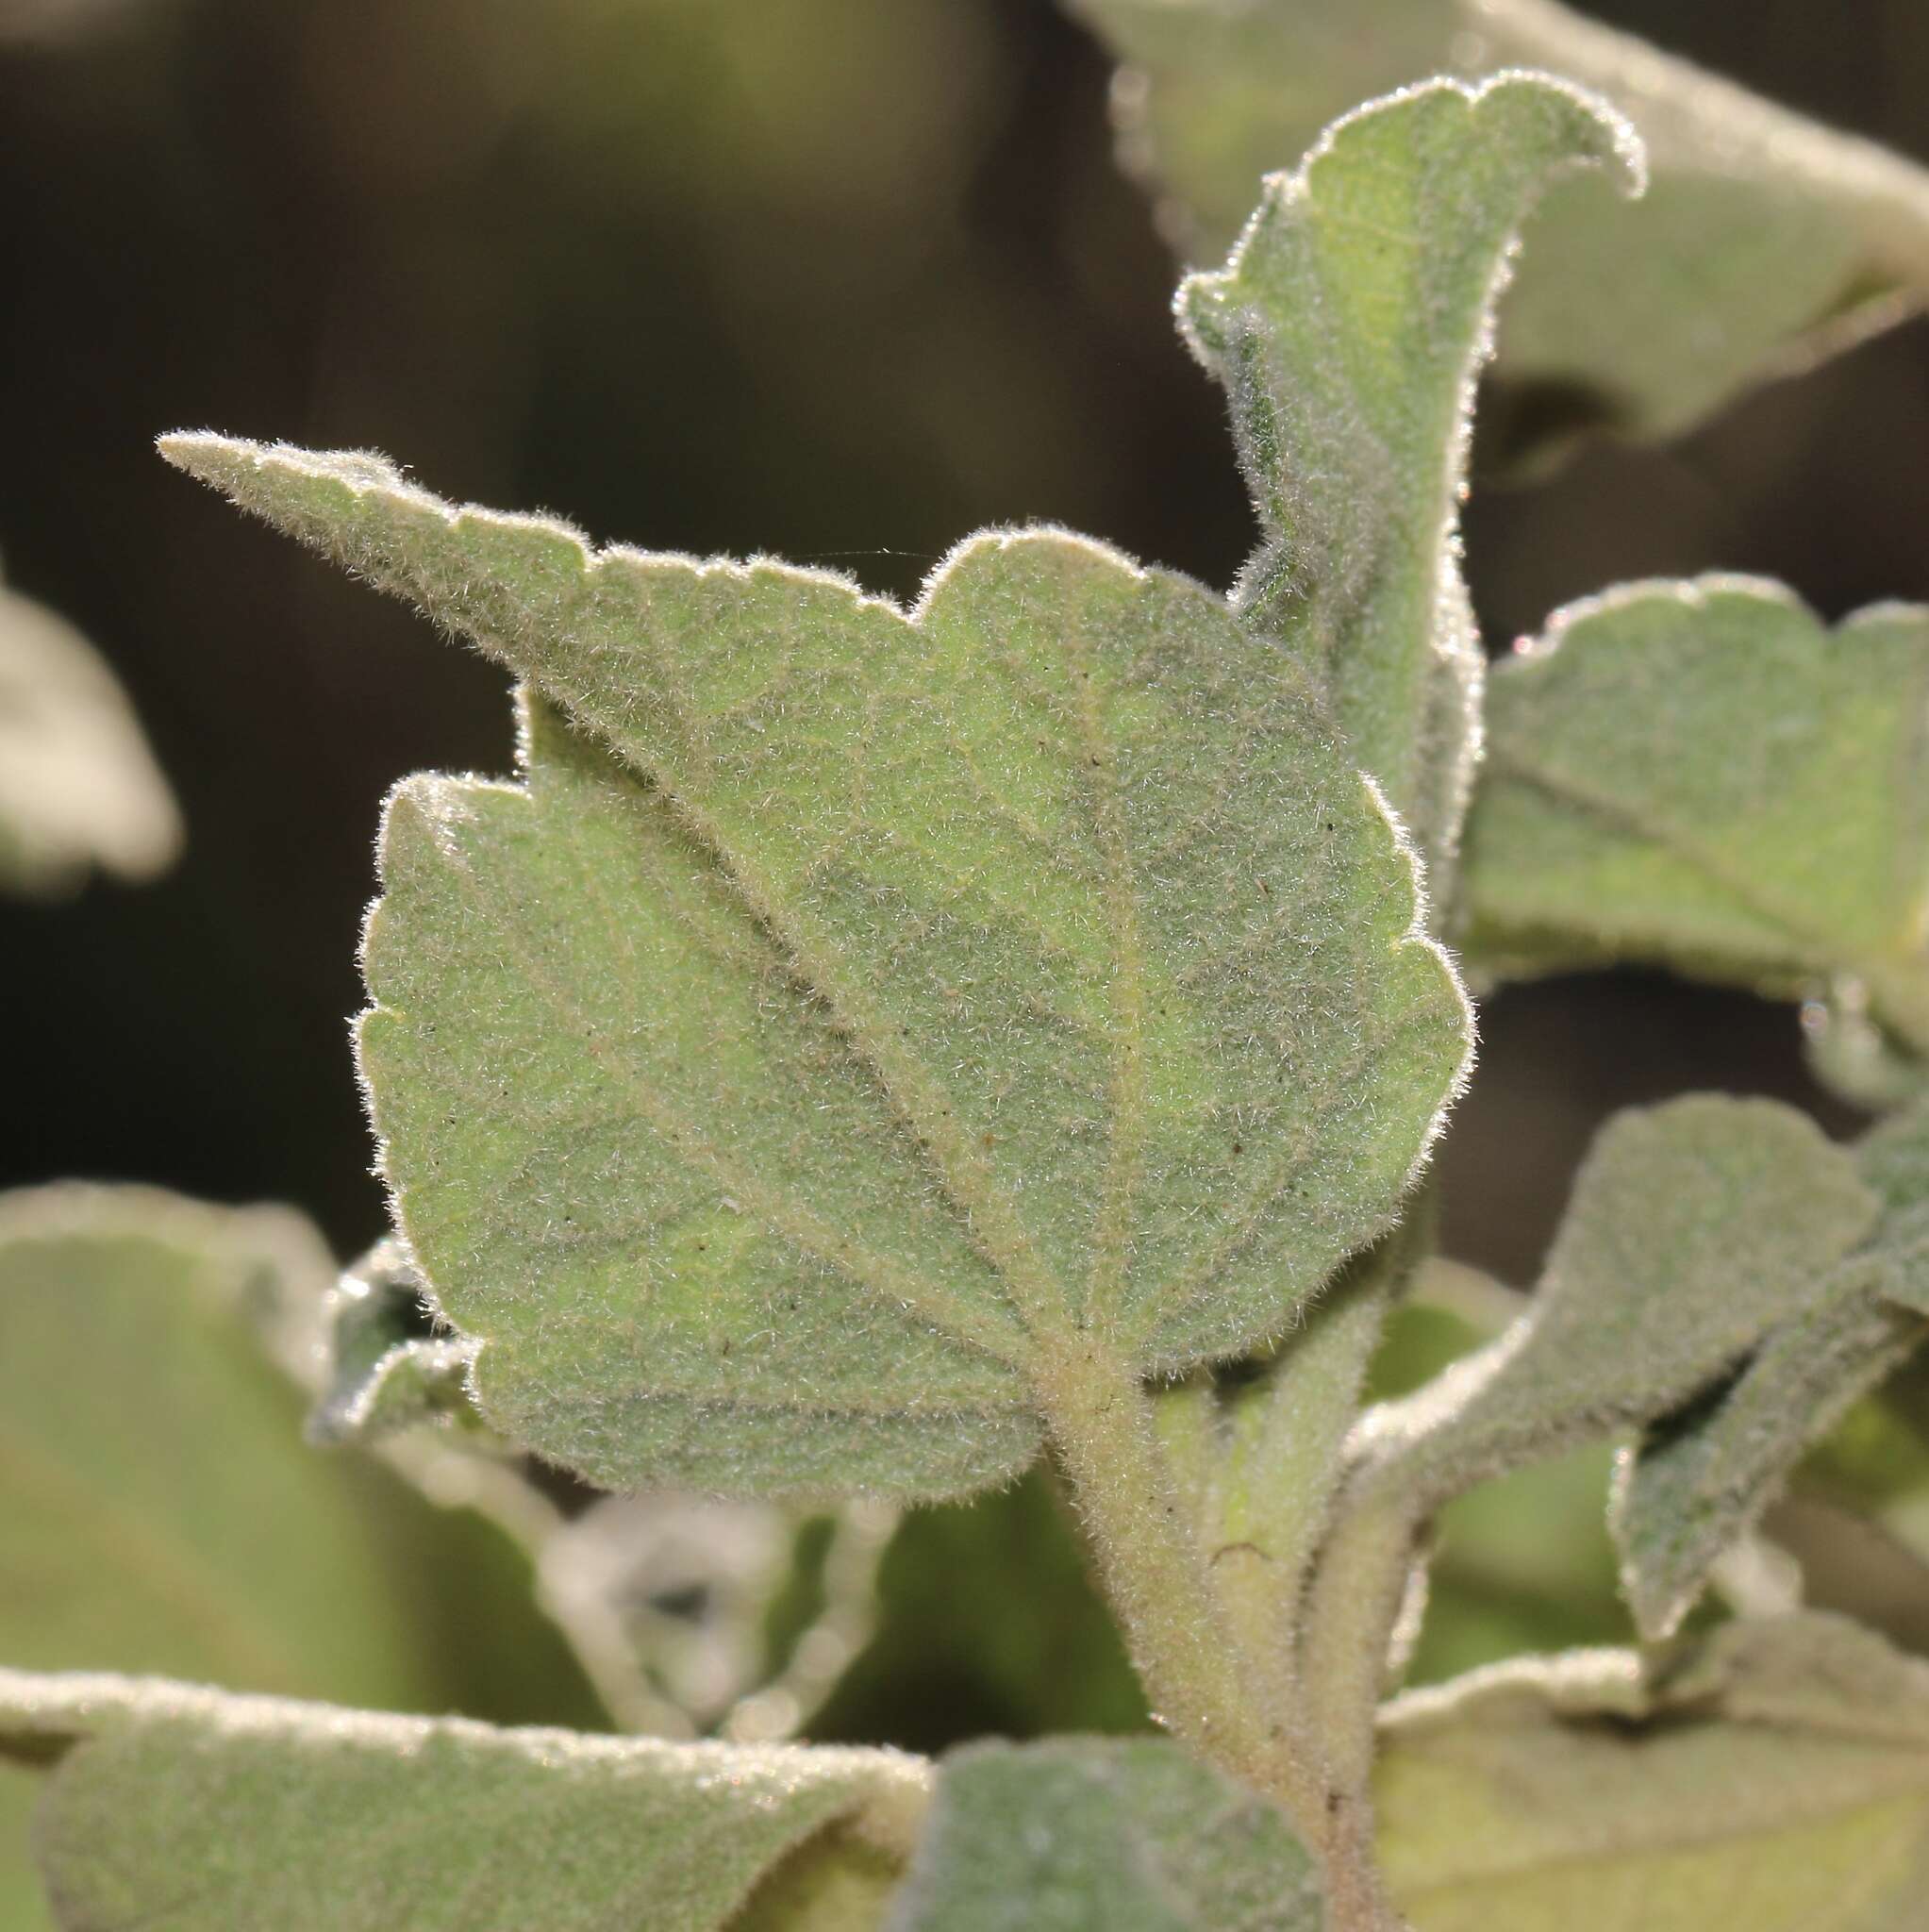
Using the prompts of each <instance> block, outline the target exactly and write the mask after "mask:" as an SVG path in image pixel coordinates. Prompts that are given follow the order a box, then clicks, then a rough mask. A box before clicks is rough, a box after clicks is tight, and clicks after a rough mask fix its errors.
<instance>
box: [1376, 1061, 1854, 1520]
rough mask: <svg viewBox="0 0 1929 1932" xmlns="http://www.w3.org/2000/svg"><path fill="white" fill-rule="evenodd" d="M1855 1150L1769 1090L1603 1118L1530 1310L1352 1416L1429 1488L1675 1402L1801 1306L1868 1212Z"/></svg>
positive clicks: (1623, 1424) (1407, 1478)
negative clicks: (1760, 1096) (1364, 1414)
mask: <svg viewBox="0 0 1929 1932" xmlns="http://www.w3.org/2000/svg"><path fill="white" fill-rule="evenodd" d="M1878 1208H1879V1202H1878V1199H1877V1196H1876V1195H1875V1194H1874V1192H1873V1191H1871V1189H1870V1188H1869V1187H1868V1186H1866V1185H1865V1184H1864V1182H1863V1181H1862V1179H1861V1178H1860V1176H1859V1174H1858V1173H1857V1170H1856V1164H1855V1160H1854V1156H1853V1155H1852V1154H1851V1153H1850V1152H1849V1151H1848V1150H1847V1149H1845V1148H1841V1147H1838V1146H1835V1145H1833V1144H1832V1143H1831V1142H1830V1141H1827V1140H1825V1139H1824V1138H1823V1137H1822V1134H1821V1130H1820V1129H1819V1128H1818V1127H1817V1126H1816V1125H1815V1124H1813V1123H1812V1122H1811V1121H1809V1120H1808V1119H1807V1118H1806V1117H1805V1116H1804V1115H1803V1114H1800V1113H1797V1112H1796V1111H1795V1110H1794V1109H1793V1108H1788V1107H1784V1106H1783V1105H1781V1104H1780V1103H1779V1102H1777V1101H1769V1100H1731V1099H1727V1098H1724V1097H1721V1096H1718V1095H1714V1094H1691V1095H1689V1096H1688V1097H1687V1098H1685V1099H1681V1100H1674V1101H1669V1102H1667V1103H1665V1104H1664V1105H1662V1106H1659V1107H1654V1108H1631V1109H1629V1110H1628V1111H1627V1112H1625V1113H1621V1114H1618V1115H1616V1117H1615V1118H1614V1119H1613V1120H1611V1121H1610V1122H1609V1123H1608V1124H1607V1125H1606V1126H1605V1127H1604V1128H1603V1129H1602V1131H1601V1133H1600V1135H1599V1137H1598V1138H1597V1139H1596V1141H1595V1142H1594V1145H1593V1148H1592V1150H1591V1151H1590V1152H1589V1154H1588V1158H1587V1160H1586V1161H1585V1163H1584V1164H1583V1165H1582V1168H1581V1171H1580V1174H1579V1175H1578V1176H1577V1177H1576V1179H1575V1182H1574V1191H1573V1197H1572V1199H1571V1201H1570V1203H1569V1205H1568V1210H1567V1214H1566V1216H1565V1218H1564V1219H1563V1221H1562V1223H1561V1226H1560V1231H1559V1233H1558V1234H1557V1235H1556V1236H1555V1242H1554V1247H1553V1250H1552V1252H1551V1253H1550V1254H1549V1256H1548V1261H1547V1268H1546V1272H1545V1274H1543V1275H1542V1277H1541V1282H1540V1287H1539V1289H1538V1291H1537V1293H1536V1295H1535V1297H1534V1301H1533V1304H1532V1306H1531V1307H1530V1309H1529V1312H1528V1313H1527V1314H1526V1315H1524V1316H1522V1319H1521V1320H1520V1321H1519V1322H1518V1323H1517V1324H1515V1325H1514V1327H1513V1328H1512V1329H1511V1330H1510V1331H1509V1332H1508V1333H1507V1334H1506V1335H1505V1336H1504V1337H1503V1338H1502V1339H1501V1340H1500V1341H1497V1342H1495V1343H1493V1344H1492V1345H1491V1346H1489V1347H1488V1348H1485V1349H1482V1350H1480V1351H1478V1352H1477V1353H1476V1354H1474V1355H1472V1356H1468V1357H1464V1358H1463V1359H1462V1360H1461V1361H1459V1362H1456V1363H1455V1365H1454V1366H1453V1368H1451V1369H1450V1370H1448V1371H1447V1373H1446V1374H1443V1375H1442V1376H1441V1377H1440V1378H1439V1379H1438V1381H1437V1382H1435V1383H1433V1384H1431V1385H1429V1386H1428V1387H1427V1388H1426V1389H1425V1390H1423V1391H1421V1392H1420V1393H1418V1394H1416V1395H1414V1396H1411V1397H1409V1398H1407V1399H1406V1400H1405V1401H1404V1402H1400V1403H1392V1404H1389V1405H1387V1406H1386V1407H1384V1408H1382V1409H1380V1410H1377V1411H1374V1412H1373V1413H1372V1414H1371V1415H1370V1416H1369V1417H1368V1418H1367V1419H1366V1421H1365V1422H1364V1423H1363V1424H1362V1428H1361V1437H1362V1440H1363V1441H1364V1442H1365V1444H1366V1445H1367V1449H1368V1453H1369V1454H1371V1455H1372V1456H1374V1457H1384V1458H1386V1460H1387V1462H1388V1463H1389V1466H1397V1468H1398V1469H1399V1470H1400V1471H1401V1472H1402V1474H1401V1478H1400V1480H1401V1481H1402V1482H1403V1483H1405V1484H1408V1485H1410V1486H1412V1487H1414V1488H1415V1489H1416V1491H1418V1492H1420V1493H1422V1494H1423V1495H1424V1496H1425V1497H1427V1498H1428V1499H1430V1500H1431V1501H1433V1502H1438V1501H1443V1500H1444V1499H1445V1498H1446V1497H1447V1496H1449V1495H1451V1494H1453V1493H1454V1492H1455V1491H1458V1490H1461V1489H1465V1488H1467V1487H1468V1486H1469V1485H1470V1484H1472V1483H1473V1482H1477V1481H1479V1480H1481V1479H1482V1478H1484V1477H1486V1476H1488V1475H1493V1474H1500V1473H1501V1472H1502V1471H1504V1470H1505V1469H1508V1468H1511V1467H1514V1466H1515V1465H1517V1464H1519V1463H1522V1462H1524V1461H1528V1460H1531V1459H1534V1458H1537V1457H1545V1456H1549V1455H1553V1454H1555V1453H1557V1452H1558V1451H1560V1450H1562V1449H1565V1448H1569V1447H1571V1446H1573V1445H1574V1444H1576V1443H1578V1442H1582V1441H1588V1440H1589V1439H1590V1438H1592V1437H1595V1436H1600V1435H1605V1434H1609V1433H1612V1432H1613V1431H1616V1430H1619V1429H1623V1428H1629V1427H1635V1426H1638V1425H1640V1424H1646V1423H1649V1422H1652V1421H1654V1420H1655V1419H1656V1418H1658V1417H1660V1416H1663V1415H1666V1414H1668V1413H1670V1412H1671V1410H1674V1409H1676V1408H1678V1407H1681V1406H1682V1405H1683V1404H1684V1403H1686V1402H1687V1401H1688V1400H1689V1399H1690V1398H1691V1397H1692V1396H1694V1395H1696V1394H1698V1393H1700V1392H1701V1391H1704V1390H1705V1389H1706V1388H1707V1387H1708V1386H1709V1385H1710V1384H1711V1383H1713V1382H1714V1381H1716V1380H1717V1379H1718V1378H1719V1377H1720V1376H1721V1374H1723V1373H1724V1372H1725V1371H1727V1370H1729V1369H1731V1368H1732V1367H1733V1366H1734V1365H1735V1364H1736V1363H1737V1362H1738V1361H1740V1360H1741V1359H1742V1358H1743V1357H1746V1356H1747V1355H1748V1353H1749V1352H1750V1350H1751V1349H1753V1348H1754V1347H1755V1345H1756V1344H1757V1343H1758V1342H1759V1341H1761V1339H1762V1337H1763V1336H1764V1335H1766V1334H1767V1333H1769V1331H1770V1330H1771V1329H1772V1328H1774V1327H1775V1326H1776V1324H1779V1323H1781V1322H1784V1321H1787V1320H1788V1319H1789V1318H1790V1317H1793V1316H1798V1315H1800V1314H1801V1313H1802V1312H1803V1311H1804V1309H1805V1308H1806V1307H1808V1305H1809V1303H1810V1301H1811V1299H1812V1297H1813V1296H1814V1294H1815V1292H1816V1289H1817V1285H1818V1284H1819V1283H1820V1282H1821V1281H1822V1280H1824V1279H1825V1278H1826V1277H1827V1276H1829V1275H1830V1274H1833V1273H1834V1271H1835V1269H1836V1268H1837V1266H1838V1263H1839V1262H1840V1261H1841V1260H1842V1258H1843V1257H1844V1256H1845V1255H1847V1254H1848V1253H1849V1251H1850V1250H1851V1249H1852V1248H1854V1246H1855V1245H1856V1244H1857V1243H1858V1242H1859V1241H1862V1240H1863V1238H1864V1237H1865V1236H1866V1235H1868V1234H1869V1233H1870V1231H1871V1228H1872V1227H1873V1226H1874V1224H1875V1222H1876V1218H1877V1213H1878Z"/></svg>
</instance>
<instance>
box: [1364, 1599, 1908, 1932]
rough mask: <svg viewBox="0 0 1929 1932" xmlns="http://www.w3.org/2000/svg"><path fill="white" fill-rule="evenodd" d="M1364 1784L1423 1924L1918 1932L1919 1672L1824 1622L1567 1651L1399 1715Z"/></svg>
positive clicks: (1469, 1931)
mask: <svg viewBox="0 0 1929 1932" xmlns="http://www.w3.org/2000/svg"><path fill="white" fill-rule="evenodd" d="M1381 1737H1382V1744H1383V1752H1382V1757H1381V1760H1380V1765H1379V1770H1378V1774H1377V1776H1376V1778H1375V1787H1376V1790H1377V1793H1378V1798H1379V1808H1380V1814H1381V1821H1382V1833H1381V1840H1380V1842H1381V1848H1382V1857H1383V1859H1384V1862H1385V1866H1386V1870H1387V1876H1388V1880H1389V1886H1390V1888H1391V1890H1392V1891H1393V1894H1394V1897H1395V1898H1396V1899H1397V1900H1398V1902H1399V1904H1400V1905H1401V1907H1402V1908H1403V1909H1404V1910H1405V1912H1406V1914H1407V1915H1408V1917H1409V1919H1410V1921H1411V1923H1412V1924H1413V1926H1414V1927H1415V1928H1416V1932H1712V1928H1714V1927H1718V1926H1719V1927H1721V1928H1724V1932H1725V1928H1727V1927H1729V1926H1735V1927H1741V1926H1746V1927H1747V1928H1748V1932H1912V1928H1914V1927H1916V1926H1919V1925H1921V1923H1922V1918H1921V1907H1922V1901H1923V1899H1924V1898H1925V1897H1929V1890H1925V1889H1924V1880H1925V1878H1929V1665H1925V1664H1924V1663H1923V1662H1922V1661H1921V1659H1920V1658H1916V1657H1904V1656H1903V1655H1901V1654H1900V1653H1898V1652H1897V1651H1895V1650H1892V1649H1890V1648H1889V1646H1888V1645H1887V1643H1885V1642H1884V1641H1882V1640H1881V1639H1880V1638H1878V1637H1875V1636H1872V1635H1871V1633H1869V1632H1868V1631H1866V1630H1861V1629H1858V1628H1857V1627H1856V1626H1855V1625H1854V1624H1848V1623H1845V1622H1843V1621H1842V1620H1840V1619H1838V1618H1834V1617H1826V1616H1819V1615H1809V1616H1792V1617H1787V1618H1779V1619H1774V1620H1770V1621H1759V1622H1758V1621H1743V1622H1739V1623H1736V1624H1728V1625H1726V1626H1724V1627H1723V1628H1721V1629H1720V1630H1718V1631H1717V1632H1715V1633H1714V1635H1713V1636H1712V1637H1711V1638H1709V1639H1708V1640H1707V1641H1705V1642H1704V1643H1701V1644H1698V1645H1693V1646H1689V1647H1687V1648H1684V1649H1679V1650H1675V1651H1672V1652H1662V1653H1659V1654H1655V1655H1651V1656H1650V1657H1649V1658H1648V1659H1647V1660H1646V1662H1645V1663H1644V1662H1643V1660H1642V1659H1641V1658H1639V1657H1635V1656H1633V1655H1631V1654H1628V1653H1625V1652H1619V1651H1597V1652H1586V1651H1582V1652H1573V1653H1570V1654H1569V1655H1568V1656H1567V1657H1556V1658H1552V1659H1538V1658H1537V1659H1522V1660H1521V1661H1519V1662H1516V1663H1509V1664H1503V1665H1500V1666H1497V1667H1496V1668H1494V1669H1493V1670H1491V1671H1482V1672H1476V1673H1474V1674H1473V1675H1472V1676H1471V1677H1468V1678H1465V1679H1463V1680H1462V1681H1461V1682H1460V1683H1458V1684H1455V1685H1448V1686H1443V1687H1441V1689H1439V1690H1438V1691H1420V1692H1416V1693H1414V1694H1412V1695H1410V1696H1408V1697H1405V1698H1402V1699H1400V1700H1399V1701H1398V1702H1396V1703H1395V1704H1394V1705H1393V1706H1392V1707H1390V1708H1389V1711H1388V1713H1387V1716H1386V1718H1385V1720H1384V1722H1383V1725H1382V1731H1381Z"/></svg>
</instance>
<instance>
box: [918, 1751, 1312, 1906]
mask: <svg viewBox="0 0 1929 1932" xmlns="http://www.w3.org/2000/svg"><path fill="white" fill-rule="evenodd" d="M1324 1920H1325V1915H1324V1912H1323V1909H1322V1905H1321V1900H1320V1892H1319V1882H1318V1878H1317V1874H1315V1872H1314V1870H1313V1867H1312V1864H1311V1861H1310V1860H1309V1859H1308V1857H1307V1856H1306V1854H1305V1850H1304V1848H1303V1847H1302V1846H1301V1845H1300V1843H1299V1841H1298V1840H1296V1839H1295V1838H1294V1837H1293V1836H1292V1834H1291V1832H1290V1831H1289V1829H1288V1827H1287V1824H1286V1823H1285V1821H1284V1820H1283V1819H1282V1818H1281V1816H1280V1815H1279V1813H1278V1812H1277V1811H1276V1810H1274V1809H1273V1808H1272V1807H1271V1806H1269V1805H1267V1804H1265V1803H1263V1802H1262V1801H1261V1800H1260V1799H1258V1798H1256V1797H1255V1796H1254V1795H1253V1794H1252V1793H1251V1792H1249V1791H1246V1790H1241V1789H1240V1787H1239V1786H1238V1785H1236V1784H1233V1783H1231V1782H1230V1781H1228V1780H1227V1779H1226V1778H1224V1777H1223V1776H1222V1775H1221V1774H1219V1773H1217V1772H1214V1771H1210V1770H1208V1769H1206V1767H1205V1766H1204V1765H1201V1764H1198V1763H1196V1762H1194V1761H1193V1760H1192V1759H1191V1758H1189V1757H1187V1756H1186V1755H1185V1753H1184V1752H1182V1751H1181V1750H1180V1749H1179V1747H1178V1746H1177V1745H1175V1744H1173V1743H1172V1742H1170V1741H1169V1740H1165V1739H1145V1740H1129V1741H1128V1740H1118V1741H1109V1740H1107V1741H1102V1740H1096V1739H1084V1738H1081V1739H1059V1740H1053V1741H1051V1742H1048V1743H1043V1744H1027V1745H1017V1746H1013V1745H1006V1744H976V1745H970V1746H967V1747H966V1748H965V1749H964V1750H962V1751H958V1752H956V1753H954V1754H953V1755H952V1756H950V1757H947V1758H945V1759H944V1760H943V1761H942V1763H941V1764H940V1768H939V1774H938V1783H937V1790H936V1793H935V1796H934V1799H933V1802H932V1807H931V1814H930V1821H929V1824H927V1826H926V1829H925V1833H924V1836H923V1839H922V1840H921V1841H920V1843H919V1846H918V1851H917V1854H916V1856H915V1857H914V1858H913V1859H912V1862H911V1868H910V1871H909V1874H908V1875H907V1876H906V1881H905V1886H904V1890H903V1891H902V1892H901V1893H900V1895H899V1898H898V1901H897V1904H896V1906H895V1907H894V1909H893V1911H892V1913H891V1915H890V1919H889V1921H888V1922H887V1923H888V1924H889V1927H890V1932H1318V1928H1319V1927H1320V1926H1321V1925H1322V1924H1324Z"/></svg>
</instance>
